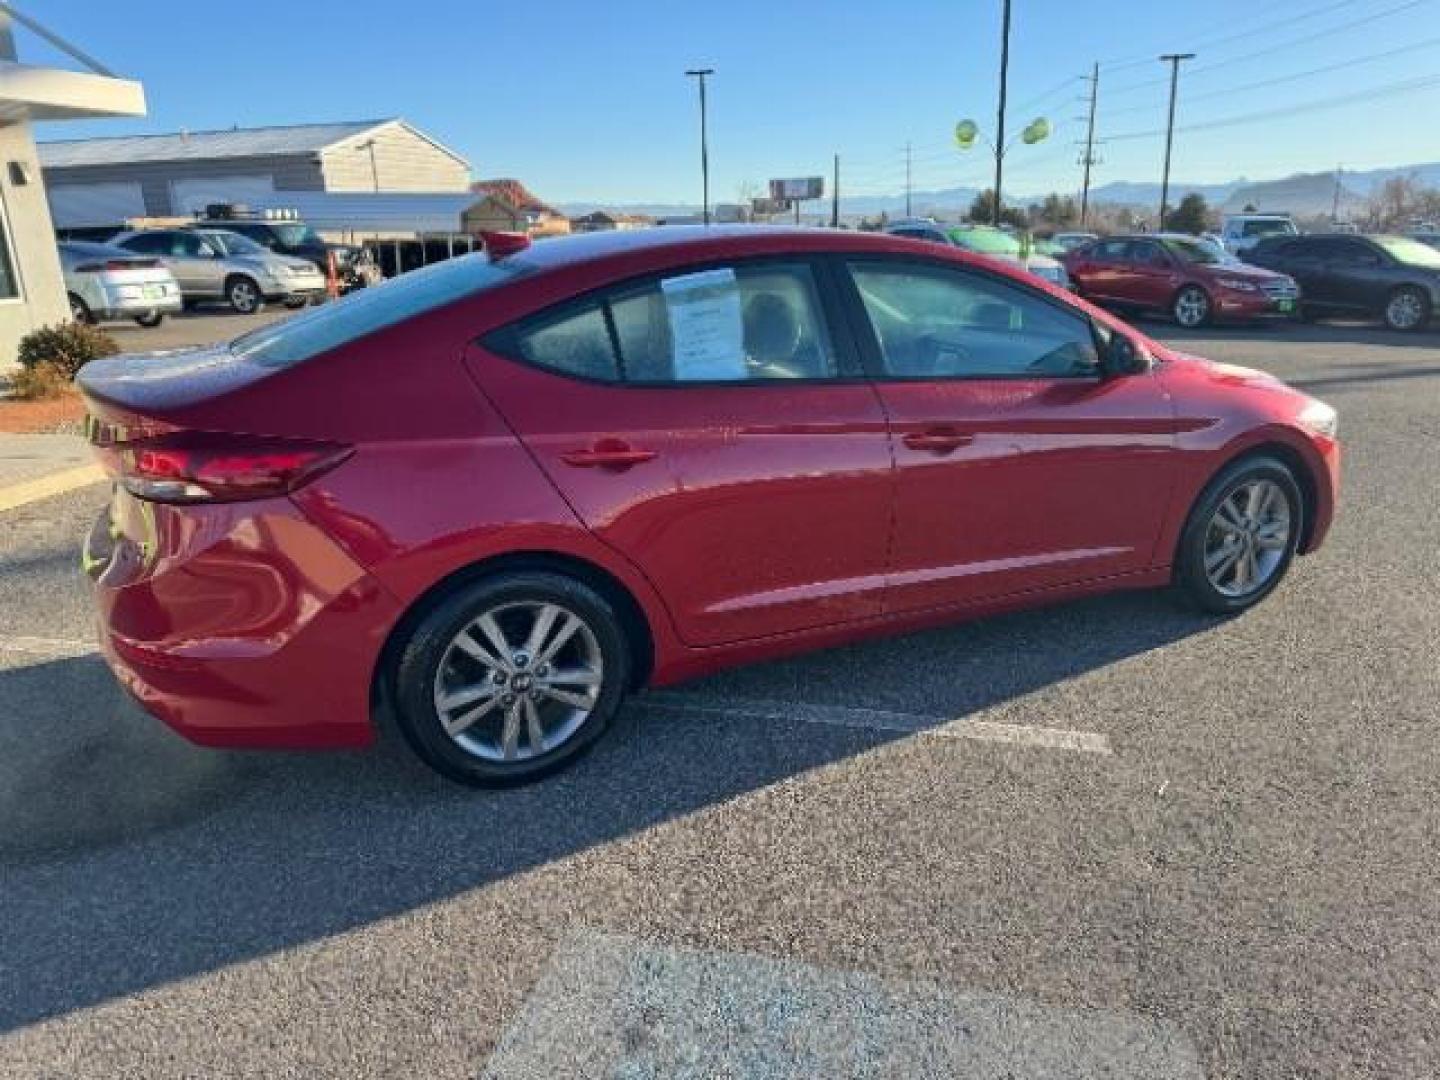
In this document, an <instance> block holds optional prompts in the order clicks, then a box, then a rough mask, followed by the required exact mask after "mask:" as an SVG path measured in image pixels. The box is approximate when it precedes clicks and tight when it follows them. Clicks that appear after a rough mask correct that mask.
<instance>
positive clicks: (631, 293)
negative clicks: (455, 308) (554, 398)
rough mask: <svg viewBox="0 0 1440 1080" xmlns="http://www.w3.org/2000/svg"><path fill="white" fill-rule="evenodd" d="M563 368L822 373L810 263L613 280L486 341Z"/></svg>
mask: <svg viewBox="0 0 1440 1080" xmlns="http://www.w3.org/2000/svg"><path fill="white" fill-rule="evenodd" d="M489 344H490V346H491V347H492V348H494V349H496V350H497V351H499V352H501V353H506V354H509V355H517V354H518V356H519V358H520V359H523V360H525V361H526V362H528V363H531V364H534V365H536V366H538V367H542V368H546V369H548V370H551V371H556V372H559V373H561V374H565V375H577V376H580V377H583V378H592V379H602V380H605V381H607V382H615V381H623V382H630V383H646V384H656V383H662V384H663V383H698V382H757V381H766V380H772V379H826V378H831V377H834V376H835V375H836V374H837V367H836V360H835V350H834V349H833V348H832V345H831V342H830V337H829V332H828V330H827V328H826V325H825V320H824V316H823V313H822V309H821V306H820V298H819V293H818V291H817V289H816V286H815V281H814V278H813V276H812V274H811V271H810V268H809V266H807V265H804V264H781V263H763V264H755V265H749V266H734V267H732V266H721V267H714V268H711V269H705V270H699V271H695V272H689V273H681V274H674V275H671V276H668V277H664V278H659V279H656V280H651V281H647V282H646V283H644V284H642V285H635V286H628V287H621V288H619V289H615V290H613V291H610V292H607V293H604V294H602V295H600V296H597V297H595V298H593V299H591V300H589V301H587V302H585V303H584V304H582V305H580V306H578V307H571V308H568V309H565V310H563V311H560V312H556V313H547V314H545V315H542V316H540V317H539V318H537V319H532V320H529V321H526V322H524V323H521V324H520V325H519V326H517V327H514V328H511V329H510V330H507V331H504V332H502V333H501V334H500V335H498V336H497V337H496V338H495V339H494V340H492V341H491V342H490V343H489Z"/></svg>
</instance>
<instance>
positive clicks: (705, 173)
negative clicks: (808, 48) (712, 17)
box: [685, 68, 715, 225]
mask: <svg viewBox="0 0 1440 1080" xmlns="http://www.w3.org/2000/svg"><path fill="white" fill-rule="evenodd" d="M685 74H686V75H687V76H689V77H690V78H692V79H696V80H698V81H699V83H700V202H701V213H702V215H703V218H704V221H705V224H706V225H709V224H710V145H709V141H708V139H707V137H706V132H705V77H706V76H707V75H714V74H715V69H714V68H691V69H690V70H689V71H687V72H685Z"/></svg>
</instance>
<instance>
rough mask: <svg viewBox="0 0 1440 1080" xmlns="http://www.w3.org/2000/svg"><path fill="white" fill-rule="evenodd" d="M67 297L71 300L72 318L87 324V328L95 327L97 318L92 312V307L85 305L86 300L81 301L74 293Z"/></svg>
mask: <svg viewBox="0 0 1440 1080" xmlns="http://www.w3.org/2000/svg"><path fill="white" fill-rule="evenodd" d="M67 295H68V296H69V298H70V318H72V319H74V320H75V321H76V322H78V323H85V324H86V325H87V326H88V325H93V324H94V322H95V316H94V315H93V314H91V312H90V305H89V304H87V303H85V301H84V300H81V299H80V297H78V296H76V295H75V294H74V293H73V292H72V293H68V294H67Z"/></svg>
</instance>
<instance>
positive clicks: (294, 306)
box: [285, 296, 310, 311]
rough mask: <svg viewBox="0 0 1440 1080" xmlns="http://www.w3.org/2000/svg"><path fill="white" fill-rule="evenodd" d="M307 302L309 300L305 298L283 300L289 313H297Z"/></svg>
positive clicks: (288, 297)
mask: <svg viewBox="0 0 1440 1080" xmlns="http://www.w3.org/2000/svg"><path fill="white" fill-rule="evenodd" d="M309 302H310V298H309V297H306V296H287V297H286V298H285V306H286V307H287V308H289V309H290V310H291V311H299V310H300V309H301V308H302V307H304V306H305V305H306V304H308V303H309Z"/></svg>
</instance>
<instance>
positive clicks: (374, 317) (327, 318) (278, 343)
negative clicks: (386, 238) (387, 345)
mask: <svg viewBox="0 0 1440 1080" xmlns="http://www.w3.org/2000/svg"><path fill="white" fill-rule="evenodd" d="M525 272H526V268H525V266H524V265H523V264H521V263H517V262H515V261H514V260H510V259H507V260H505V261H503V262H498V263H496V262H491V261H490V259H489V258H488V257H487V256H485V255H481V254H478V253H477V254H474V255H461V256H459V257H458V258H454V259H447V260H446V261H445V262H442V263H436V264H434V265H433V266H427V267H424V268H423V269H420V270H412V271H410V272H409V273H408V274H403V275H401V276H400V277H398V278H392V279H391V280H390V281H386V282H384V283H383V284H380V285H376V286H374V287H372V288H369V289H360V290H359V291H357V292H352V293H350V294H349V295H348V296H345V297H342V298H341V299H339V300H334V301H331V302H330V303H328V304H326V305H325V306H323V307H318V308H310V309H309V310H308V311H306V312H305V313H304V314H301V315H296V316H294V317H292V318H289V319H286V320H284V321H283V322H279V323H275V324H274V325H272V326H263V327H261V328H260V329H258V330H252V331H251V332H250V333H248V334H243V335H241V336H240V337H238V338H236V339H235V340H234V341H232V342H231V343H230V351H231V353H233V354H234V355H235V356H237V357H242V358H244V359H247V360H251V361H253V362H255V363H257V364H263V365H265V366H266V367H276V368H284V367H290V366H291V365H293V364H298V363H301V362H303V361H305V360H308V359H310V358H311V357H312V356H318V355H319V354H320V353H322V352H328V351H329V350H330V349H334V348H337V347H338V346H340V345H345V344H347V343H349V342H351V341H354V340H356V339H357V338H361V337H364V336H365V335H367V334H373V333H375V331H377V330H383V329H384V328H385V327H387V326H393V325H395V324H396V323H399V322H404V321H405V320H406V319H411V318H414V317H415V316H416V315H421V314H423V313H425V312H427V311H431V310H433V309H435V308H438V307H443V306H444V305H446V304H449V303H453V302H454V301H456V300H460V299H462V298H464V297H467V296H471V295H473V294H475V293H479V292H484V291H485V290H487V289H493V288H496V287H498V286H501V285H504V284H506V283H507V282H509V281H513V280H514V279H515V278H516V277H518V276H520V275H521V274H523V273H525Z"/></svg>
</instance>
